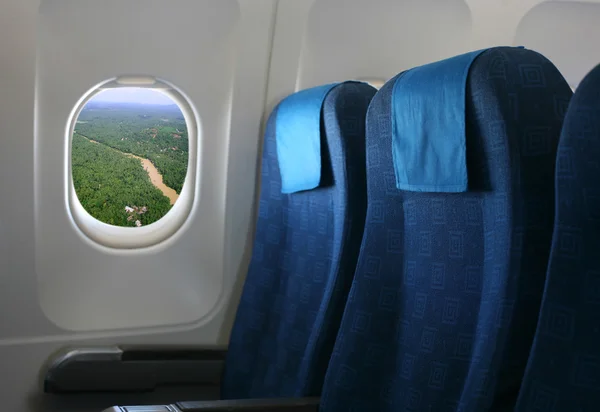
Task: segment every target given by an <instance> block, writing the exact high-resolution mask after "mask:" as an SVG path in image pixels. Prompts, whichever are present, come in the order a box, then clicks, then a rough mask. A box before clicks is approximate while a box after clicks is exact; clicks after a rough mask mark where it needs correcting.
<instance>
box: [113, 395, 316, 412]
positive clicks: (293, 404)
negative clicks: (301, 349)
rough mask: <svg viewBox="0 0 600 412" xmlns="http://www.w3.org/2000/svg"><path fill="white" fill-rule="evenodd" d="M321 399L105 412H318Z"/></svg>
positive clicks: (201, 403)
mask: <svg viewBox="0 0 600 412" xmlns="http://www.w3.org/2000/svg"><path fill="white" fill-rule="evenodd" d="M319 400H320V399H319V398H275V399H236V400H227V401H199V402H180V403H177V404H174V405H152V406H114V407H112V408H110V409H107V410H105V411H104V412H236V411H238V412H318V411H319Z"/></svg>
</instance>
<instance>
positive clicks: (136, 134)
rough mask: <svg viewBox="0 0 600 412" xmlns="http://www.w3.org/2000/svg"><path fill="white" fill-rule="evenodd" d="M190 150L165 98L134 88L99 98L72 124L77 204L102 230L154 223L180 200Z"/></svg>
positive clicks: (177, 113) (179, 116)
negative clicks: (78, 202)
mask: <svg viewBox="0 0 600 412" xmlns="http://www.w3.org/2000/svg"><path fill="white" fill-rule="evenodd" d="M188 149H189V144H188V132H187V125H186V122H185V118H184V116H183V113H182V112H181V109H180V108H179V106H178V105H177V103H175V102H174V101H173V100H172V99H171V98H170V97H168V96H167V95H165V94H163V93H161V92H159V91H155V90H152V89H144V88H135V87H125V88H115V89H109V90H105V91H102V92H100V93H98V94H97V95H95V96H94V97H93V98H92V99H90V100H89V101H88V102H87V103H86V105H85V106H84V107H83V109H82V110H81V112H80V114H79V116H78V118H77V121H76V123H75V129H74V133H73V143H72V149H71V158H72V163H71V167H72V173H73V185H74V187H75V192H76V194H77V197H78V199H79V201H80V202H81V205H82V206H83V208H84V209H85V210H86V211H87V212H88V213H89V214H90V215H91V216H92V217H94V218H96V219H98V220H99V221H101V222H104V223H107V224H110V225H115V226H131V227H141V226H144V225H148V224H151V223H154V222H156V221H157V220H159V219H161V218H162V217H163V216H164V215H165V214H166V213H167V212H168V211H169V210H170V209H171V207H172V206H173V205H174V204H175V202H176V201H177V199H178V198H179V194H180V193H181V189H182V187H183V184H184V182H185V176H186V172H187V165H188Z"/></svg>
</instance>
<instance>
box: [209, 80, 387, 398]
mask: <svg viewBox="0 0 600 412" xmlns="http://www.w3.org/2000/svg"><path fill="white" fill-rule="evenodd" d="M375 92H376V90H375V89H374V88H372V87H371V86H369V85H367V84H364V83H358V82H345V83H341V84H339V85H328V86H322V87H319V88H313V89H309V90H305V91H301V92H298V93H296V94H294V95H292V96H290V97H288V98H286V99H285V100H283V101H282V102H281V103H280V104H279V106H278V107H277V108H276V109H275V110H274V112H273V114H272V115H271V117H270V119H269V121H268V124H267V128H266V134H265V142H264V151H263V158H262V171H261V173H262V177H261V180H262V182H261V188H260V204H259V212H258V222H257V226H256V235H255V241H254V250H253V255H252V260H251V263H250V266H249V270H248V274H247V278H246V281H245V285H244V289H243V293H242V297H241V301H240V304H239V307H238V311H237V316H236V320H235V324H234V327H233V330H232V333H231V338H230V344H229V349H228V353H227V357H226V362H225V371H224V376H223V378H222V387H221V388H222V390H221V397H222V398H223V399H246V398H279V397H301V396H311V395H319V394H320V391H321V388H322V384H323V378H324V376H325V370H326V368H327V364H328V361H329V357H330V355H331V351H332V349H333V344H334V340H335V337H336V334H337V329H338V327H339V322H340V321H341V317H342V312H343V309H344V306H345V301H346V297H347V294H348V291H349V289H350V285H351V282H352V278H353V276H354V271H355V269H356V260H357V258H358V252H359V248H360V244H361V240H362V234H363V229H364V220H365V214H366V177H365V115H366V111H367V107H368V105H369V103H370V101H371V99H372V97H373V96H374V95H375ZM315 171H316V174H315ZM282 192H283V193H282Z"/></svg>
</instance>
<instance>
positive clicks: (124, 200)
mask: <svg viewBox="0 0 600 412" xmlns="http://www.w3.org/2000/svg"><path fill="white" fill-rule="evenodd" d="M71 158H72V171H73V184H74V186H75V191H76V193H77V197H78V198H79V201H80V202H81V204H82V205H83V207H84V209H85V210H86V211H87V212H88V213H89V214H90V215H92V216H93V217H95V218H96V219H98V220H100V221H101V222H104V223H108V224H111V225H116V226H136V225H135V220H130V221H128V220H127V219H128V217H129V216H130V214H128V213H127V212H126V210H125V207H126V206H129V207H132V206H137V207H140V208H141V207H144V206H145V207H146V208H147V211H146V212H145V213H143V214H141V215H138V216H139V217H138V220H140V222H141V224H142V225H147V224H150V223H152V222H155V221H157V220H158V219H160V218H161V217H163V216H164V215H165V214H166V213H167V212H168V211H169V210H170V209H171V204H170V202H169V199H168V198H167V197H166V196H164V195H163V194H162V192H161V191H160V190H158V189H157V188H156V187H155V186H154V185H153V184H152V183H151V182H150V178H149V176H148V173H146V171H145V170H144V169H143V167H142V165H141V163H140V161H139V160H137V159H133V158H130V157H127V156H126V155H124V154H121V153H119V152H117V151H115V150H113V149H111V148H109V147H106V146H104V145H102V144H96V143H91V142H90V141H88V140H86V139H85V138H83V137H82V136H79V135H77V134H75V135H74V136H73V145H72V155H71Z"/></svg>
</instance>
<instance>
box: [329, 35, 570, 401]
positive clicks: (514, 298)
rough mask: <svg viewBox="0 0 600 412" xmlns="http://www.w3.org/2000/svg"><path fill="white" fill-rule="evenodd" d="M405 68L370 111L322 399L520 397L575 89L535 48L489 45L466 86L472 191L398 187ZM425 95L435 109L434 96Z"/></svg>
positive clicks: (423, 85) (468, 158)
mask: <svg viewBox="0 0 600 412" xmlns="http://www.w3.org/2000/svg"><path fill="white" fill-rule="evenodd" d="M443 64H445V63H444V62H441V63H439V64H438V65H443ZM442 74H443V73H442ZM403 75H404V76H406V74H400V75H399V76H397V77H396V78H394V79H392V80H391V81H389V82H388V83H387V84H386V85H385V86H384V87H383V88H382V89H381V90H380V91H379V92H378V93H377V95H376V96H375V98H374V99H373V101H372V102H371V105H370V108H369V111H368V114H367V187H368V191H367V196H368V208H367V218H366V226H365V234H364V238H363V244H362V247H361V251H360V256H359V260H358V263H357V272H356V274H355V277H354V281H353V285H352V289H351V292H350V295H349V297H348V303H347V305H346V310H345V313H344V316H343V320H342V324H341V326H340V332H339V334H338V338H337V340H336V344H335V348H334V352H333V355H332V359H331V363H330V366H329V369H328V371H327V375H326V379H325V384H324V388H323V395H322V407H321V410H322V411H323V412H338V411H339V412H342V411H343V412H348V411H356V412H358V411H361V412H363V411H377V412H388V411H389V412H396V411H423V412H425V411H427V412H433V411H435V412H445V411H454V412H456V411H489V410H497V409H492V406H493V407H498V408H500V407H503V406H506V407H508V408H510V407H511V406H512V407H514V404H515V402H516V398H517V393H518V390H519V387H520V383H521V379H522V377H523V372H524V369H525V364H526V362H527V358H528V354H529V349H530V346H531V342H532V340H533V335H534V331H535V327H536V322H537V315H538V310H539V305H540V301H541V295H542V290H543V285H544V279H545V272H546V265H547V262H548V256H549V250H550V241H551V237H552V221H553V208H552V207H550V206H549V205H551V204H552V203H551V202H552V199H553V193H554V189H553V181H552V179H551V178H549V177H550V176H552V174H553V173H554V159H555V156H556V148H557V144H558V138H559V134H560V130H561V127H562V122H563V117H564V112H565V111H566V107H567V105H568V102H569V99H570V97H571V90H570V88H569V86H568V85H567V83H566V81H565V80H564V79H563V77H562V76H561V74H560V73H559V72H558V70H557V69H556V68H555V67H554V65H553V64H552V63H550V62H549V61H548V60H547V59H546V58H544V57H543V56H541V55H539V54H538V53H535V52H533V51H530V50H526V49H522V48H508V47H500V48H492V49H489V50H487V51H483V52H482V53H481V54H480V55H479V56H478V57H477V58H476V59H475V60H474V61H473V62H472V65H471V66H470V69H469V71H467V72H465V76H466V80H465V82H464V87H463V90H462V93H466V99H463V102H465V109H464V110H463V115H464V116H463V120H464V122H465V124H464V125H463V127H464V128H465V132H464V133H463V135H464V136H466V137H465V138H466V149H465V150H466V167H467V171H468V190H467V191H464V192H458V193H436V192H419V191H405V190H399V189H398V188H397V181H396V179H395V177H396V176H395V168H394V166H395V165H394V159H393V156H392V134H393V130H392V120H393V119H392V113H393V112H394V108H393V107H392V96H393V93H394V87H395V84H396V82H397V81H399V80H400V79H401V77H402V76H403ZM415 87H416V88H415V90H416V91H417V92H418V90H419V88H424V87H429V86H428V83H427V82H422V83H420V85H417V86H415ZM443 88H444V87H442V89H443ZM463 96H464V94H463ZM428 102H430V106H429V107H428V110H430V111H431V110H432V109H434V106H435V105H438V102H437V101H435V100H430V101H428ZM428 104H429V103H428ZM445 109H447V108H440V110H445ZM407 110H408V108H407ZM410 110H413V107H411V108H410ZM410 113H413V112H410ZM434 114H435V113H434ZM433 117H435V116H432V118H433ZM426 120H427V119H426Z"/></svg>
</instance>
